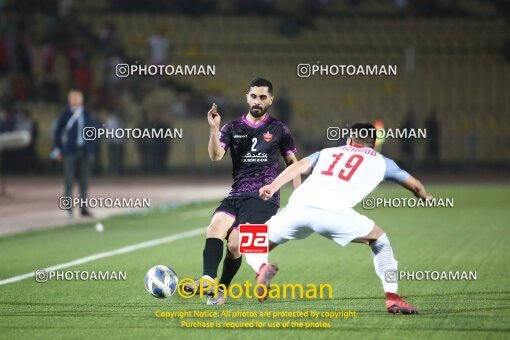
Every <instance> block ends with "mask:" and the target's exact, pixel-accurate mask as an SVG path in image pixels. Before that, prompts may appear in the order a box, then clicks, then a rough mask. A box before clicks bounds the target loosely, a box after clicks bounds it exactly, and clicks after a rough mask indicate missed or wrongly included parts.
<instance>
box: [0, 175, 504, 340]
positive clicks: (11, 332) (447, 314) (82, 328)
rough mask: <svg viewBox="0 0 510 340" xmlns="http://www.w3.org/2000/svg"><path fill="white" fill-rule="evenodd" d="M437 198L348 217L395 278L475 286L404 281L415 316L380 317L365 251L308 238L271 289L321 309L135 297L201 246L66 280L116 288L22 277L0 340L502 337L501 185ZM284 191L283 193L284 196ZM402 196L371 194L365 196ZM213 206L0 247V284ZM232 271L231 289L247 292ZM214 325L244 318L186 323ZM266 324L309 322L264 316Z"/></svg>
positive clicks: (140, 253)
mask: <svg viewBox="0 0 510 340" xmlns="http://www.w3.org/2000/svg"><path fill="white" fill-rule="evenodd" d="M428 189H429V191H430V192H431V193H432V194H434V195H435V196H438V197H453V198H454V200H455V207H454V208H452V209H426V208H421V209H391V208H378V209H375V210H371V211H363V210H362V209H361V208H358V211H361V212H362V213H364V214H366V215H367V216H369V217H371V218H373V219H374V220H375V221H376V222H377V223H378V224H379V225H380V226H382V227H383V228H384V229H385V230H386V232H387V234H388V236H389V238H390V241H391V243H392V245H393V249H394V251H395V256H396V258H397V260H398V261H399V269H401V270H415V271H418V270H422V271H425V270H430V271H433V270H437V271H448V270H452V271H476V272H477V280H476V281H455V282H454V281H404V282H401V283H400V293H402V294H405V295H407V296H408V300H409V301H410V302H411V303H413V304H415V305H416V306H417V307H418V308H419V309H420V311H421V314H420V315H417V316H402V315H396V316H392V315H388V314H387V313H386V312H385V308H384V298H383V292H382V287H381V283H380V281H379V279H378V278H377V276H376V275H375V273H374V270H373V265H372V259H371V256H370V251H369V248H368V247H367V246H363V245H359V244H353V245H349V246H347V247H346V248H340V247H338V246H336V245H335V244H333V243H332V242H330V241H329V240H326V239H324V238H322V237H320V236H312V237H310V238H308V239H306V240H304V241H296V242H291V243H289V244H286V245H284V246H281V247H280V248H277V249H276V250H275V251H274V253H272V255H271V259H272V260H273V261H276V262H277V263H278V264H279V267H280V272H279V273H278V275H277V276H276V278H275V281H274V282H275V283H279V284H284V283H303V284H306V283H315V284H320V283H329V284H331V285H332V286H333V289H334V291H333V298H332V299H323V300H321V299H316V300H307V299H295V300H292V299H281V300H271V301H268V302H267V303H265V304H260V303H258V302H256V301H255V300H248V299H239V300H232V299H231V300H228V301H227V304H225V305H224V306H213V307H209V306H206V305H205V300H200V299H198V298H193V299H189V300H185V299H183V298H181V297H179V296H177V295H175V296H173V297H171V298H168V299H162V300H158V299H156V298H153V297H151V296H150V295H149V294H148V293H147V292H146V291H145V288H144V284H143V278H144V275H145V272H146V271H147V270H148V269H149V268H150V267H151V266H153V265H156V264H166V265H168V266H170V267H172V268H173V269H174V270H175V271H176V272H177V273H178V274H179V276H180V277H181V278H182V277H193V276H197V275H198V274H199V273H200V272H201V267H202V249H203V243H204V237H203V236H194V237H191V238H186V239H183V240H179V241H175V242H172V243H167V244H163V245H159V246H154V247H151V248H147V249H141V250H137V251H134V252H131V253H128V254H124V255H118V256H113V257H109V258H105V259H100V260H97V261H94V262H90V263H86V264H83V265H79V266H75V267H71V268H69V269H67V270H95V271H119V270H120V271H126V273H127V280H126V281H124V282H115V281H110V282H93V281H86V282H83V281H73V282H64V281H51V282H47V283H36V282H35V281H34V279H33V278H29V279H25V280H22V281H19V282H15V283H10V284H7V285H3V286H0V315H1V317H0V338H5V339H17V338H34V337H35V338H98V339H99V338H145V339H150V338H183V339H184V338H185V337H188V336H189V337H190V339H211V338H218V339H220V338H221V339H223V338H236V339H242V338H249V337H251V338H254V337H256V336H263V337H264V338H270V337H271V338H283V337H287V338H307V339H332V338H348V337H349V338H351V337H357V338H358V337H359V338H402V337H407V338H416V337H419V338H447V339H449V338H481V337H490V338H508V337H509V336H510V326H509V324H510V312H509V310H510V279H509V272H510V265H509V250H508V249H509V244H510V237H509V235H510V233H509V229H508V227H509V224H508V221H509V220H510V214H509V212H508V211H509V209H508V207H507V204H508V202H509V201H510V200H509V198H510V194H509V192H510V191H509V189H510V188H509V186H508V185H448V186H447V185H432V186H429V188H428ZM288 193H289V191H286V194H287V196H288ZM380 195H384V197H399V196H407V193H406V192H405V191H404V190H403V189H401V188H399V187H397V186H395V185H390V186H383V187H381V188H379V189H378V190H377V191H376V192H375V193H374V194H373V196H380ZM216 204H217V202H211V203H202V204H195V205H189V206H184V207H180V208H175V209H170V210H166V211H152V212H150V213H149V214H146V215H134V216H123V217H116V218H112V219H109V220H106V221H104V222H103V223H104V225H105V231H104V232H103V233H97V232H95V231H94V227H93V224H83V225H78V226H72V227H67V228H58V229H52V230H46V231H38V232H31V233H26V234H20V235H16V236H10V237H4V238H0V280H2V279H6V278H9V277H13V276H16V275H20V274H24V273H28V272H31V271H34V270H36V269H38V268H44V267H48V266H52V265H56V264H60V263H64V262H68V261H71V260H75V259H78V258H81V257H85V256H88V255H92V254H96V253H100V252H105V251H109V250H114V249H117V248H120V247H123V246H126V245H131V244H135V243H139V242H143V241H148V240H153V239H157V238H161V237H164V236H168V235H172V234H177V233H181V232H184V231H187V230H192V229H195V228H199V227H204V226H206V225H207V223H208V222H209V218H210V213H211V212H212V210H213V208H214V207H215V206H216ZM253 278H254V275H253V273H252V271H251V269H250V268H249V267H248V266H247V265H246V263H244V264H243V267H242V268H241V270H240V272H239V274H238V276H237V277H236V279H235V282H237V283H244V281H245V280H250V281H251V282H253ZM195 310H197V311H219V312H221V311H225V310H230V311H231V312H235V311H252V312H253V311H256V312H260V311H269V312H273V311H275V312H276V311H307V310H309V311H319V312H327V311H349V310H351V311H356V312H357V317H356V318H348V319H342V318H340V319H333V320H328V319H324V318H320V319H319V320H316V321H323V322H328V323H330V328H327V329H317V330H304V329H297V328H294V329H283V328H280V329H269V328H265V329H237V330H231V329H214V330H210V329H184V328H181V325H180V321H179V319H162V318H157V317H156V316H155V314H156V312H157V311H195ZM185 320H186V321H203V322H206V321H213V322H219V323H224V322H227V321H233V322H239V321H244V322H249V321H252V320H253V319H250V318H248V319H234V320H231V319H228V318H221V317H218V318H214V319H207V318H202V319H196V318H186V319H185ZM259 321H262V322H265V324H266V326H268V324H269V323H274V324H273V325H276V323H280V327H283V324H284V323H285V322H286V321H302V322H306V321H310V320H309V319H307V320H303V319H297V318H294V319H289V318H276V319H272V318H268V319H259Z"/></svg>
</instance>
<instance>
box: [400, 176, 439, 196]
mask: <svg viewBox="0 0 510 340" xmlns="http://www.w3.org/2000/svg"><path fill="white" fill-rule="evenodd" d="M400 184H401V185H402V186H403V187H404V188H406V189H407V190H409V191H411V192H412V193H413V194H414V195H415V196H416V197H419V198H422V199H424V200H429V199H432V198H433V197H432V196H431V195H429V194H428V193H427V191H426V190H425V187H424V186H423V184H421V182H420V181H419V180H417V179H416V178H414V177H413V176H409V177H408V178H407V179H406V180H405V181H403V182H402V183H400Z"/></svg>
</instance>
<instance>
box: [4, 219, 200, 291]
mask: <svg viewBox="0 0 510 340" xmlns="http://www.w3.org/2000/svg"><path fill="white" fill-rule="evenodd" d="M206 229H207V228H198V229H193V230H190V231H186V232H184V233H179V234H175V235H170V236H165V237H163V238H158V239H155V240H151V241H145V242H141V243H135V244H132V245H130V246H125V247H122V248H119V249H115V250H111V251H106V252H103V253H98V254H94V255H90V256H85V257H82V258H81V259H76V260H74V261H70V262H66V263H61V264H57V265H55V266H52V267H48V268H40V269H45V270H46V271H54V270H61V269H65V268H69V267H73V266H78V265H80V264H84V263H89V262H92V261H96V260H99V259H104V258H107V257H112V256H116V255H120V254H126V253H130V252H133V251H135V250H139V249H144V248H150V247H154V246H159V245H160V244H164V243H170V242H174V241H179V240H182V239H185V238H190V237H193V236H197V235H200V234H203V233H204V232H205V230H206ZM34 276H35V271H33V272H31V273H27V274H22V275H17V276H13V277H10V278H8V279H4V280H0V286H2V285H6V284H8V283H13V282H17V281H21V280H24V279H28V278H31V277H34Z"/></svg>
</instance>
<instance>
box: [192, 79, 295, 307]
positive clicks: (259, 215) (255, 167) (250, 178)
mask: <svg viewBox="0 0 510 340" xmlns="http://www.w3.org/2000/svg"><path fill="white" fill-rule="evenodd" d="M273 100H274V96H273V85H272V84H271V82H270V81H268V80H266V79H263V78H255V79H253V80H252V81H251V83H250V85H249V86H248V91H247V93H246V101H247V103H248V105H249V112H248V113H246V114H244V115H243V116H242V117H241V118H239V119H236V120H234V121H232V122H230V123H228V124H226V125H224V126H223V128H221V130H220V122H221V117H220V114H219V113H218V109H217V106H216V104H213V105H212V107H211V109H210V110H209V112H208V113H207V120H208V122H209V125H210V128H211V130H210V132H211V133H210V137H209V147H208V151H209V157H210V158H211V160H213V161H219V160H221V159H222V158H223V156H225V154H226V152H227V150H228V149H230V155H231V157H232V166H233V171H232V177H233V180H234V183H233V184H232V189H231V190H230V193H229V195H228V197H226V198H225V199H223V200H222V201H221V203H220V205H219V206H218V208H217V209H216V210H215V212H214V214H213V218H212V221H211V223H210V224H209V227H208V228H207V235H206V240H205V248H204V251H203V276H202V278H204V279H208V280H214V279H215V278H216V276H217V272H218V266H219V264H220V262H221V258H222V257H223V239H225V238H226V239H227V254H226V256H225V260H224V261H223V272H222V275H221V279H220V281H219V283H220V284H224V285H225V286H226V287H228V286H229V284H230V283H231V281H232V279H233V277H234V276H235V274H236V273H237V271H238V270H239V268H240V266H241V263H242V257H241V254H240V253H239V244H238V243H239V232H238V230H237V228H238V226H239V224H243V223H252V224H257V223H265V222H266V221H267V220H268V219H269V218H271V216H273V215H274V214H276V212H277V210H278V207H279V204H280V196H279V193H277V194H276V195H274V196H273V197H272V198H271V199H270V200H267V201H264V200H261V199H260V197H259V189H260V188H261V187H263V186H265V185H267V184H269V183H271V182H272V181H273V180H274V179H275V178H276V177H277V176H278V165H279V160H280V155H281V156H283V158H284V160H285V164H286V165H287V166H289V165H291V164H293V163H296V162H297V159H296V156H295V153H296V151H297V150H296V146H295V144H294V140H293V138H292V135H291V133H290V130H289V128H288V127H287V126H286V125H285V124H284V123H283V122H281V121H279V120H277V119H275V118H273V117H271V116H270V115H269V114H268V113H267V110H268V109H269V106H271V104H272V103H273ZM293 183H294V187H295V188H296V187H297V186H299V184H300V183H301V177H300V176H298V177H296V178H295V179H294V180H293ZM184 289H185V290H188V291H190V290H194V289H196V286H195V287H192V286H187V287H184ZM223 302H224V298H223V294H222V293H221V291H220V294H218V295H217V296H216V297H210V298H209V300H208V302H207V303H208V304H222V303H223Z"/></svg>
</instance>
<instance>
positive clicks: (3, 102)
mask: <svg viewBox="0 0 510 340" xmlns="http://www.w3.org/2000/svg"><path fill="white" fill-rule="evenodd" d="M509 13H510V5H509V3H508V1H504V0H499V1H498V0H492V1H481V0H463V1H455V0H434V1H420V0H414V1H413V0H393V1H392V0H384V1H380V0H349V1H348V0H342V1H340V0H303V1H281V0H264V1H253V0H245V1H241V0H218V1H214V0H198V1H172V0H169V1H156V0H147V1H117V0H82V1H74V0H45V1H38V2H33V1H24V0H16V1H14V0H2V1H0V133H3V132H8V131H16V130H27V131H29V132H30V133H31V135H32V142H31V143H30V145H28V146H27V147H25V148H23V149H16V150H4V151H2V153H1V178H2V183H3V185H2V187H4V185H5V178H6V176H7V178H8V179H9V180H10V181H12V185H13V186H14V187H16V185H19V183H20V182H23V181H24V178H26V177H27V176H30V178H34V177H35V178H36V179H37V178H41V180H42V179H44V180H46V178H47V177H48V176H49V177H53V178H55V180H54V181H53V182H51V183H54V185H60V184H59V183H60V177H59V176H58V175H59V174H60V173H61V167H60V166H59V165H58V164H56V163H55V162H53V161H52V160H51V159H50V157H49V154H50V152H51V150H52V131H53V124H54V122H55V119H56V117H57V115H58V113H59V112H60V111H61V110H62V109H63V108H64V107H65V106H66V101H67V100H66V94H67V91H68V90H69V89H71V88H78V89H81V90H82V91H83V93H84V94H85V101H86V106H87V107H88V108H89V109H91V110H92V111H93V113H94V115H95V117H96V119H97V120H98V121H99V122H101V124H105V125H106V126H109V127H115V126H122V127H131V128H133V127H141V126H145V127H146V126H156V127H165V126H171V127H174V128H182V130H183V134H184V138H183V139H182V140H163V141H161V140H153V141H147V140H134V139H129V140H121V141H113V142H111V143H110V144H109V143H108V142H106V141H101V143H100V145H99V154H98V157H97V159H96V161H95V164H94V176H93V177H94V178H96V179H97V178H101V177H105V178H112V177H113V178H117V177H119V176H127V177H128V178H130V177H131V176H135V177H137V176H139V177H138V178H142V177H141V176H143V178H147V175H151V176H159V177H162V178H168V175H172V176H180V175H187V176H188V175H190V174H191V175H192V176H200V175H202V174H208V175H212V174H223V175H224V176H227V175H228V174H229V173H230V167H231V165H230V162H229V161H223V162H221V163H220V164H215V165H214V166H212V165H211V162H210V161H209V159H208V157H207V140H208V125H207V122H206V119H205V114H206V112H207V110H208V108H209V107H210V105H211V103H212V102H216V103H218V106H219V111H220V113H221V114H222V115H223V121H224V122H226V121H227V120H229V119H232V118H235V117H238V116H240V115H241V114H243V113H244V112H246V104H245V99H244V93H245V89H246V86H247V84H248V82H249V80H251V79H252V78H254V77H256V76H262V77H266V78H268V79H270V80H271V81H272V82H273V85H274V86H275V91H274V92H275V96H276V101H275V103H274V105H273V108H272V109H271V110H270V112H271V113H272V114H273V115H275V116H276V117H279V118H280V119H282V120H284V121H285V122H287V123H288V125H289V126H290V127H291V130H292V131H293V134H294V136H295V139H296V142H297V145H298V149H299V157H303V156H305V155H307V154H308V153H309V152H312V151H315V150H316V149H319V148H322V147H325V146H332V145H334V144H335V143H334V142H330V141H328V140H327V138H326V130H327V128H328V127H329V126H343V125H344V124H345V123H349V122H354V121H360V120H368V121H372V122H374V121H376V120H382V121H383V122H384V126H385V127H386V128H399V127H416V128H427V129H428V136H429V138H427V139H424V140H419V139H418V140H407V141H399V140H387V141H386V143H385V144H384V146H383V150H382V151H383V152H384V153H385V154H386V155H388V156H390V157H392V158H394V159H396V160H397V161H399V162H400V163H401V164H403V165H404V166H405V167H407V168H408V169H411V170H413V171H417V172H418V174H419V175H420V174H426V175H427V174H435V173H440V174H441V175H445V174H446V175H448V174H450V175H452V176H451V177H455V176H458V174H459V173H461V172H467V173H469V174H473V173H474V174H480V173H481V171H482V170H483V172H484V173H486V174H488V175H486V178H490V177H491V176H492V174H498V173H499V174H502V173H504V172H505V170H507V169H508V166H509V164H510V139H509V138H508V135H509V132H510V96H509V95H508V93H509V90H508V89H509V79H510V35H509V32H510V30H509V25H508V19H509ZM119 63H128V64H134V63H140V64H147V65H149V64H152V63H157V64H173V65H177V64H180V65H185V64H209V65H215V66H216V75H215V76H171V77H150V76H146V77H141V76H132V77H128V78H118V77H117V76H116V74H115V65H117V64H119ZM300 63H309V64H315V63H320V64H355V65H356V64H396V65H398V76H396V77H385V76H379V77H374V76H370V77H352V76H351V77H349V76H337V77H325V76H322V77H321V76H315V77H310V78H299V77H297V75H296V67H297V65H298V64H300ZM506 172H507V171H506ZM42 176H43V177H42ZM451 177H450V178H451ZM8 182H9V181H8ZM36 182H37V180H36V181H35V182H33V183H36ZM227 182H228V180H226V182H225V185H227ZM16 183H18V184H16ZM46 183H49V182H46ZM130 183H131V184H134V183H136V181H135V182H130ZM139 183H142V182H139ZM33 185H35V184H33ZM93 185H94V184H93ZM56 190H58V188H57V189H56ZM11 191H12V190H11ZM14 191H15V192H17V193H20V190H17V189H16V190H14ZM2 192H3V194H5V189H2Z"/></svg>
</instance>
